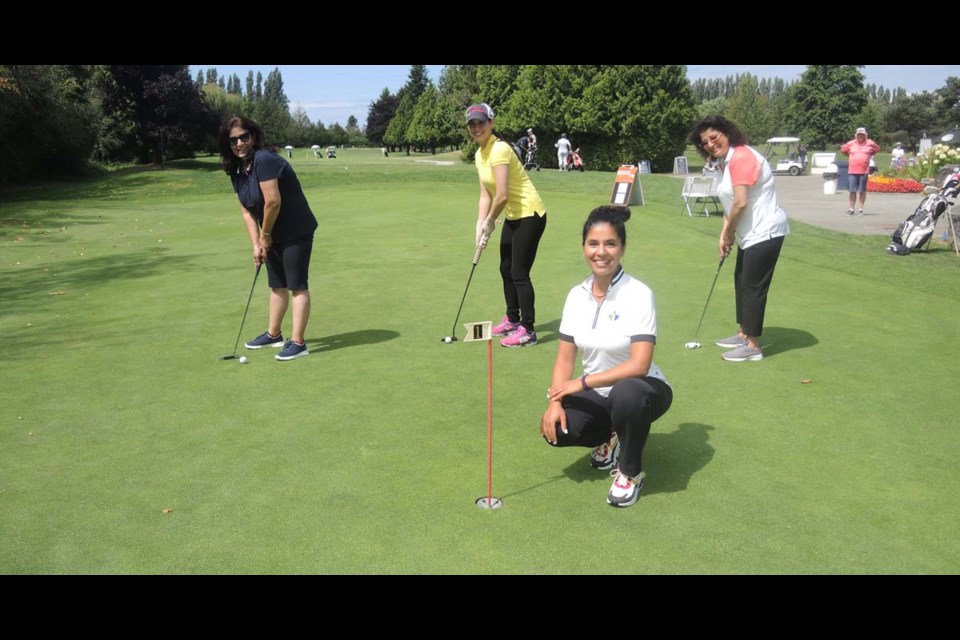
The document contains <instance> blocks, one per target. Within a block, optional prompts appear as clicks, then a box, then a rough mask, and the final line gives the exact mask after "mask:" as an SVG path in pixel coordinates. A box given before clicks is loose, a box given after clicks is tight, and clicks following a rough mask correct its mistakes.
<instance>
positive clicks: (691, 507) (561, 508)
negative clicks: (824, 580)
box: [0, 149, 960, 574]
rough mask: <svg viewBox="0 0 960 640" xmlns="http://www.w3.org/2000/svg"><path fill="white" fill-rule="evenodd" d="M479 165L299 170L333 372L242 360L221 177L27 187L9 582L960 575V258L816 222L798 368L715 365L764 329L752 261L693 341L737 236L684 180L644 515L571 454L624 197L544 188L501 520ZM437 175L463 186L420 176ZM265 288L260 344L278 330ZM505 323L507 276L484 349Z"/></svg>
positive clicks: (544, 175)
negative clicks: (603, 268) (567, 360)
mask: <svg viewBox="0 0 960 640" xmlns="http://www.w3.org/2000/svg"><path fill="white" fill-rule="evenodd" d="M456 155H457V154H447V155H445V156H443V157H440V158H432V157H430V156H413V157H410V158H407V157H405V156H402V155H399V154H395V155H392V156H391V157H390V158H387V159H383V158H381V157H380V156H379V152H378V151H376V150H351V149H347V150H342V151H340V152H339V156H340V157H339V158H337V159H336V160H328V159H322V160H313V159H312V158H310V159H307V158H305V157H304V153H303V151H302V150H298V151H297V152H295V156H294V159H293V162H294V165H295V167H296V169H297V171H298V174H299V175H300V177H301V180H302V182H303V184H304V185H305V187H306V190H307V195H308V197H309V199H310V202H311V204H312V206H313V208H314V210H315V212H316V213H317V216H318V218H319V221H320V229H319V230H318V233H317V239H316V245H315V253H314V262H313V268H312V283H311V290H312V292H313V300H314V305H313V306H314V308H313V314H312V318H311V322H310V326H309V327H308V330H307V339H308V342H309V344H310V349H311V352H312V354H311V355H310V356H309V357H308V358H305V359H302V360H298V361H296V362H291V363H278V362H275V361H274V360H273V357H272V356H273V352H270V353H264V352H249V354H248V355H249V356H250V359H251V363H250V364H248V365H246V366H242V365H240V364H238V363H236V362H221V361H219V360H218V357H219V356H221V355H223V354H226V353H229V352H230V350H231V349H232V348H233V343H234V340H235V338H236V335H237V330H238V328H239V327H238V325H239V322H240V319H241V316H242V314H243V309H244V304H245V303H246V299H247V294H248V293H249V290H250V284H251V279H252V275H253V269H252V266H251V264H250V258H249V247H248V242H247V240H246V234H245V232H244V230H243V227H242V224H241V220H240V216H239V209H238V206H237V203H236V199H235V196H234V195H233V194H232V192H231V190H230V187H229V181H228V180H227V178H226V176H224V175H223V174H222V172H220V171H219V170H218V169H217V167H216V162H215V160H214V159H199V160H196V161H191V162H183V163H173V164H172V165H170V168H168V170H166V171H163V172H161V171H152V170H128V171H121V172H116V173H114V174H111V175H109V176H105V177H103V178H99V179H96V180H87V181H76V182H71V183H56V184H44V185H36V186H33V187H29V188H22V189H16V190H11V191H6V192H3V193H0V247H2V253H0V256H2V257H0V300H2V301H3V305H2V306H0V322H2V326H3V329H4V336H5V340H4V345H3V347H2V351H0V359H2V362H3V365H4V366H3V367H2V369H0V384H2V385H3V388H4V389H6V393H5V396H4V402H3V403H0V425H3V427H2V429H0V461H2V468H3V480H2V483H0V572H2V573H5V574H31V573H68V574H77V573H84V574H86V573H92V574H101V573H102V574H115V573H184V574H196V573H217V574H219V573H526V574H532V573H596V572H616V573H635V574H636V573H747V574H754V573H956V572H957V571H958V570H960V542H958V540H957V537H956V536H955V535H954V530H955V528H956V522H957V520H958V518H960V508H958V501H957V499H956V496H957V495H958V493H960V478H958V476H957V474H956V472H955V466H956V462H955V461H956V459H957V458H958V456H960V440H958V439H957V437H956V432H955V429H956V426H955V422H956V420H955V418H954V411H953V410H954V408H955V406H956V400H955V398H956V387H957V381H956V372H957V359H956V348H955V347H954V345H956V344H957V343H958V338H960V335H958V333H960V330H958V324H957V322H956V308H957V300H958V299H960V277H958V276H960V259H957V258H956V256H954V255H953V253H952V250H950V249H948V248H947V247H946V246H945V245H943V244H941V243H937V244H936V245H935V246H934V248H933V250H931V251H929V252H927V253H921V254H917V255H911V256H908V257H906V258H891V257H889V256H887V255H886V254H885V253H884V251H883V248H884V247H885V246H886V244H887V242H888V239H887V238H886V237H883V236H847V235H844V234H840V233H835V232H831V231H827V230H822V229H818V228H814V227H809V226H807V225H804V224H801V223H797V222H793V223H792V224H791V226H792V230H793V233H792V234H791V236H790V237H789V238H788V239H787V242H786V244H785V246H784V251H783V255H782V257H781V261H780V265H779V266H778V270H777V275H776V278H775V282H774V285H773V288H772V289H771V298H770V303H769V307H768V313H767V330H766V331H765V335H764V344H765V345H766V346H765V353H766V355H767V356H768V357H767V358H766V359H765V360H764V361H763V362H762V363H744V364H730V363H725V362H723V361H722V360H721V359H720V357H719V353H720V350H719V349H717V348H716V347H713V346H709V345H710V339H711V338H715V337H719V336H723V335H728V334H729V333H731V331H732V329H733V322H732V321H733V296H732V282H731V278H732V271H733V269H732V267H733V265H732V264H730V265H727V266H725V267H724V271H723V273H721V275H720V279H719V281H718V283H717V286H716V291H715V293H714V296H713V300H712V302H711V305H710V309H709V310H708V313H707V316H706V318H705V320H704V326H703V329H702V330H701V332H700V339H701V341H702V342H704V344H705V346H704V348H703V349H700V350H698V351H689V350H686V349H684V348H683V344H684V342H686V341H688V340H690V339H692V338H693V336H692V333H693V331H694V330H695V328H696V322H697V320H698V319H699V316H700V313H701V311H702V309H703V304H704V300H705V296H706V294H707V290H708V288H709V285H710V282H711V280H712V277H713V274H714V271H715V269H716V257H715V252H716V249H715V246H716V235H717V233H718V231H719V225H720V220H719V219H718V218H715V217H711V218H709V219H704V218H699V219H694V218H689V217H687V216H686V215H681V210H682V202H681V200H680V197H679V182H678V180H677V179H676V178H673V177H669V176H660V175H653V176H643V189H644V194H645V196H646V201H647V206H645V207H634V208H633V214H634V217H633V219H632V220H631V221H630V222H629V223H628V234H629V237H628V250H627V254H626V258H625V265H626V268H627V269H628V271H629V272H631V273H632V274H634V275H635V276H637V277H639V278H641V279H642V280H644V281H645V282H647V283H648V284H650V286H651V287H653V289H654V291H655V292H656V294H657V301H658V308H659V312H660V335H659V341H658V346H657V352H656V361H657V364H659V365H660V366H661V368H662V369H663V370H664V372H665V373H666V375H667V377H668V378H669V379H670V381H671V383H672V384H673V386H674V389H675V401H674V405H673V407H672V408H671V410H670V411H669V412H668V413H667V414H666V415H665V416H664V417H663V418H661V419H660V420H659V421H658V422H657V423H656V424H655V425H654V429H653V433H652V434H651V436H650V440H649V444H648V447H647V451H646V455H645V467H646V470H647V473H648V481H647V485H646V487H645V489H644V492H643V494H642V496H641V499H640V501H639V502H638V504H637V505H636V506H634V507H631V508H629V509H624V510H616V509H612V508H610V507H608V506H607V505H606V503H605V496H606V492H607V489H608V487H609V483H610V479H609V478H608V477H607V476H606V475H605V474H603V473H596V472H594V471H592V470H591V469H590V468H589V465H588V464H587V456H588V451H587V450H585V449H564V450H554V449H551V448H549V447H547V446H546V445H545V444H544V443H543V440H542V439H541V438H540V436H539V434H538V431H537V424H538V421H539V417H540V415H541V413H542V411H543V409H544V400H543V393H544V390H545V388H546V386H547V385H548V382H549V378H550V371H551V367H552V362H553V356H554V354H555V347H556V340H557V329H558V326H559V319H560V311H561V307H562V304H563V300H564V297H565V295H566V292H567V291H568V290H569V288H570V287H571V286H573V285H574V284H575V283H576V282H578V281H579V280H581V279H582V278H583V277H585V276H586V273H587V269H586V267H585V266H584V265H583V263H582V260H581V258H580V247H579V234H580V227H581V225H582V223H583V220H584V218H585V216H586V214H587V213H588V212H589V210H590V209H591V208H592V207H594V206H596V205H598V204H603V203H605V202H607V201H609V197H610V193H611V191H612V185H613V177H612V174H610V173H594V172H587V173H584V174H579V173H574V174H558V173H557V172H555V171H542V172H539V173H534V174H532V177H533V180H534V182H535V183H536V184H537V186H538V188H539V189H540V191H541V195H542V196H543V198H544V200H545V201H546V203H547V206H548V210H549V222H548V225H547V231H546V234H545V236H544V239H543V242H542V244H541V249H540V255H539V256H538V258H537V263H536V266H535V268H534V282H535V284H536V286H537V301H538V302H537V309H538V316H539V318H538V320H539V323H538V324H539V327H538V328H539V333H540V337H541V340H542V344H541V345H539V346H537V347H535V348H528V349H521V350H507V349H501V348H499V347H498V346H497V347H496V348H495V352H494V363H493V366H494V400H493V402H494V412H493V423H494V430H495V436H494V494H495V495H497V496H500V497H502V498H503V500H504V507H503V509H502V510H500V511H497V512H492V513H491V512H483V511H481V510H479V509H477V508H476V507H475V506H474V500H475V499H476V498H478V497H480V496H481V495H484V494H485V492H486V445H487V441H486V417H487V416H486V376H487V362H486V347H485V345H481V344H465V343H462V342H461V343H457V344H454V345H444V344H441V342H440V338H441V337H442V336H444V335H447V334H448V333H449V331H450V325H451V322H452V321H453V318H454V315H455V314H456V311H457V306H458V304H459V302H460V298H461V296H462V294H463V287H464V285H465V284H466V279H467V276H468V275H469V272H470V264H469V262H470V258H471V256H472V254H473V247H472V244H473V226H474V222H473V221H474V219H475V215H476V192H477V182H476V175H475V171H474V169H473V167H472V166H470V165H465V164H463V163H460V162H459V161H458V159H457V157H456ZM435 159H441V160H452V161H453V162H454V164H452V165H436V164H430V163H427V162H418V160H419V161H422V160H435ZM691 166H692V165H691ZM346 167H349V168H346ZM878 197H882V196H878ZM265 284H266V283H265V278H263V277H261V282H260V283H259V285H258V288H257V291H256V293H255V295H254V299H253V304H252V306H251V310H250V315H249V317H248V321H247V325H246V327H245V329H244V335H243V337H244V338H245V339H246V338H249V337H251V336H253V335H255V334H256V333H258V332H260V331H262V330H263V329H264V327H265V315H266V302H267V295H266V286H265ZM501 314H502V294H501V292H500V283H499V274H498V271H497V265H496V257H495V252H487V253H486V254H485V255H484V256H483V257H482V259H481V262H480V264H479V266H478V267H477V269H476V272H475V275H474V277H473V282H472V284H471V286H470V291H469V294H468V296H467V299H466V303H465V304H464V308H463V313H462V315H461V322H464V321H474V320H496V319H498V318H499V316H500V315H501ZM288 322H289V321H288ZM285 329H287V330H289V324H288V325H287V326H286V327H285ZM458 334H459V335H460V336H462V335H463V329H462V327H459V328H458ZM241 348H242V347H241ZM804 379H811V380H812V383H810V384H801V380H804ZM165 509H168V510H170V511H169V512H168V513H163V512H162V511H163V510H165ZM585 540H593V541H597V543H595V544H585V543H584V541H585ZM627 544H628V545H629V549H624V550H623V551H620V549H621V548H623V547H624V546H626V545H627Z"/></svg>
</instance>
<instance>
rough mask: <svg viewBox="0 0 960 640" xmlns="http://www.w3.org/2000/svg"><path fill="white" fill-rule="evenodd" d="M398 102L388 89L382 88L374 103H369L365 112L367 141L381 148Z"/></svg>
mask: <svg viewBox="0 0 960 640" xmlns="http://www.w3.org/2000/svg"><path fill="white" fill-rule="evenodd" d="M399 105H400V100H399V98H398V97H397V96H395V95H394V94H392V93H390V89H387V88H384V90H383V91H382V92H380V97H379V98H377V100H376V101H375V102H371V103H370V108H369V109H368V110H367V139H368V140H370V142H372V143H373V144H375V145H378V146H383V144H384V142H385V141H386V134H387V127H388V126H390V121H391V120H393V116H394V114H396V112H397V107H398V106H399Z"/></svg>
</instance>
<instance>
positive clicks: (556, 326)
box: [536, 318, 560, 344]
mask: <svg viewBox="0 0 960 640" xmlns="http://www.w3.org/2000/svg"><path fill="white" fill-rule="evenodd" d="M536 331H537V344H544V343H546V342H554V341H556V340H559V339H560V319H559V318H557V319H556V320H551V321H550V322H545V323H543V324H537V326H536Z"/></svg>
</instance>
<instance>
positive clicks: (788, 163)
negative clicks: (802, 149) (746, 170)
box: [763, 137, 804, 176]
mask: <svg viewBox="0 0 960 640" xmlns="http://www.w3.org/2000/svg"><path fill="white" fill-rule="evenodd" d="M799 145H800V138H786V137H785V138H770V139H769V140H767V148H766V149H765V150H764V152H763V155H764V157H766V159H767V160H768V161H769V162H770V168H771V169H773V172H774V173H789V174H790V175H792V176H798V175H800V174H801V173H803V169H804V166H803V163H802V162H801V161H800V155H799V154H798V153H797V147H798V146H799Z"/></svg>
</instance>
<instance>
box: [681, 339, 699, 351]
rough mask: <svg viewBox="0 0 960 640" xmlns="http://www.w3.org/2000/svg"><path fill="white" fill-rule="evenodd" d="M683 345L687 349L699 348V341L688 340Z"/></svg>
mask: <svg viewBox="0 0 960 640" xmlns="http://www.w3.org/2000/svg"><path fill="white" fill-rule="evenodd" d="M683 346H685V347H686V348H687V349H699V348H700V343H699V342H696V341H694V342H688V343H687V344H685V345H683Z"/></svg>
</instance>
